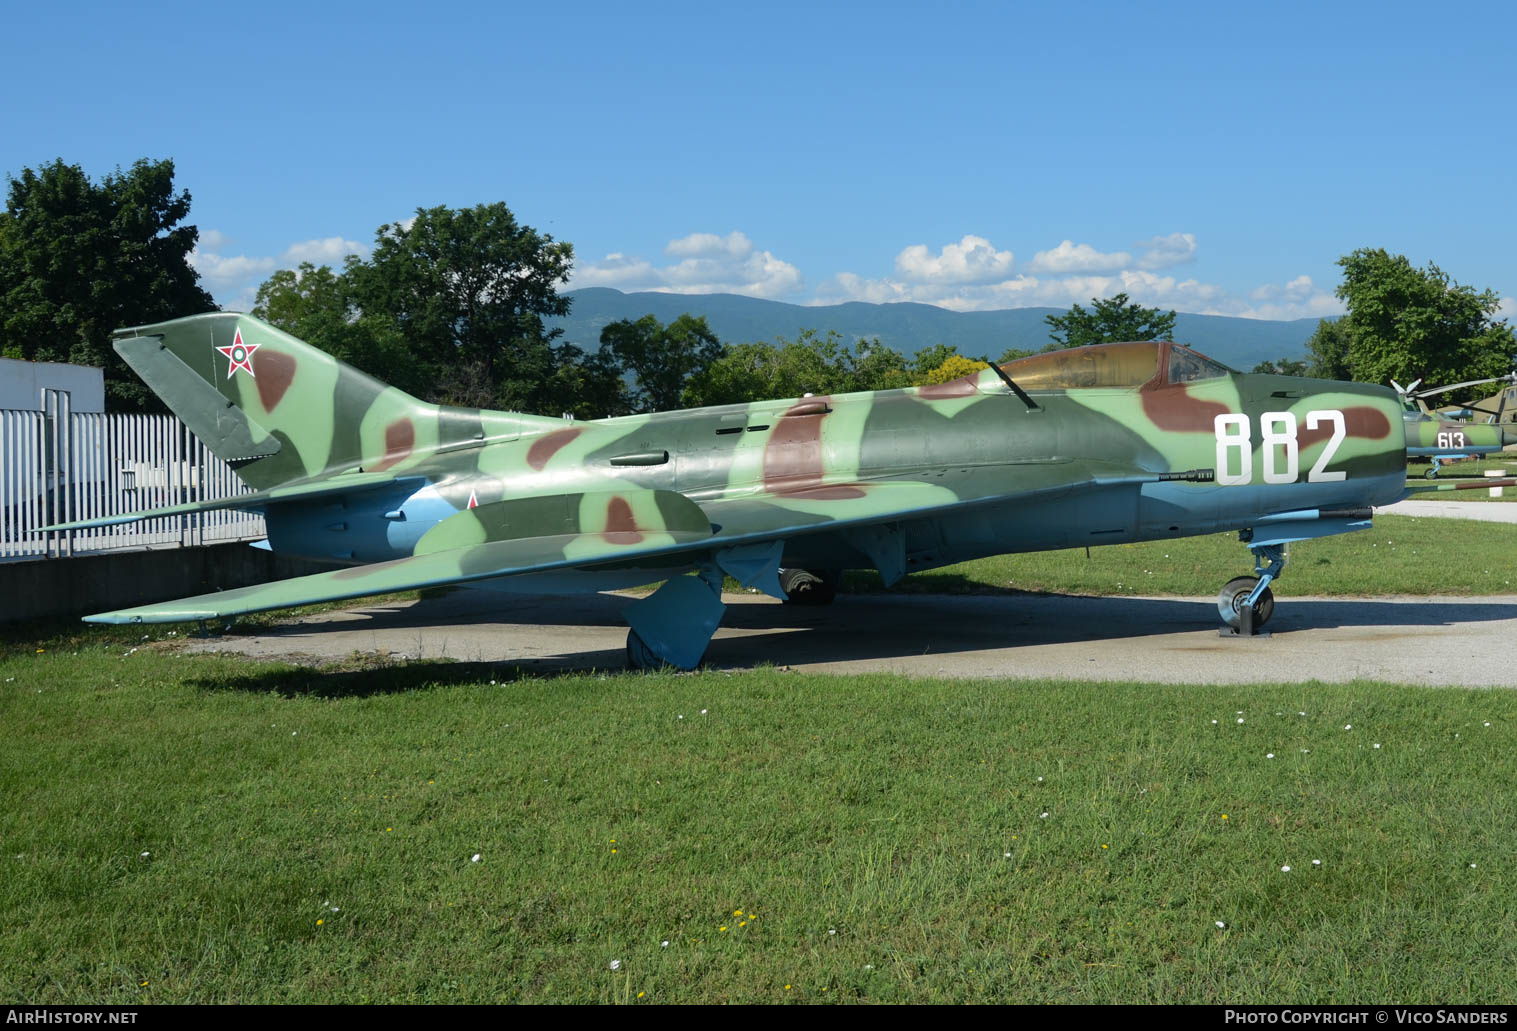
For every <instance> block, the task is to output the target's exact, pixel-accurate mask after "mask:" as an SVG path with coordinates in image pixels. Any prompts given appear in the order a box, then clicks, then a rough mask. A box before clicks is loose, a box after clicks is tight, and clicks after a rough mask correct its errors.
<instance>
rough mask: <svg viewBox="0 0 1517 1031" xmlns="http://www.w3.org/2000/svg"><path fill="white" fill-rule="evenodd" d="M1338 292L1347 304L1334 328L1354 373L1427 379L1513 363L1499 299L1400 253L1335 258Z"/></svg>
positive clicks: (1498, 370)
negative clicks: (1498, 315) (1499, 314)
mask: <svg viewBox="0 0 1517 1031" xmlns="http://www.w3.org/2000/svg"><path fill="white" fill-rule="evenodd" d="M1338 264H1339V265H1340V266H1342V268H1343V282H1342V283H1341V284H1340V285H1339V286H1338V289H1337V291H1336V292H1337V295H1338V296H1339V297H1340V298H1342V299H1343V301H1344V302H1345V303H1346V304H1347V305H1348V315H1346V316H1345V317H1344V318H1343V320H1342V322H1341V323H1340V327H1341V329H1342V332H1343V335H1344V338H1345V339H1346V341H1347V344H1348V348H1347V350H1348V365H1349V367H1350V368H1351V369H1352V370H1353V375H1354V378H1355V379H1357V380H1361V381H1364V382H1369V383H1385V382H1387V381H1389V380H1392V379H1394V380H1397V381H1398V382H1401V383H1406V382H1409V381H1411V380H1414V379H1418V378H1421V379H1423V380H1425V381H1426V382H1428V383H1454V382H1458V381H1460V380H1468V379H1480V378H1483V377H1487V376H1499V375H1501V374H1503V373H1505V372H1508V371H1510V370H1511V368H1512V364H1513V360H1514V356H1517V338H1514V335H1513V333H1512V328H1511V327H1510V326H1509V325H1507V322H1506V320H1505V319H1499V320H1498V319H1495V318H1493V316H1494V315H1495V314H1496V312H1497V310H1498V308H1499V307H1500V304H1501V298H1500V297H1499V296H1498V295H1497V294H1496V293H1495V292H1494V291H1491V290H1484V291H1481V292H1479V293H1477V292H1476V291H1475V289H1474V288H1473V287H1469V286H1460V285H1459V284H1458V283H1455V282H1453V281H1452V280H1450V279H1449V277H1448V275H1447V274H1446V273H1445V272H1444V271H1443V270H1442V269H1440V268H1439V267H1438V266H1437V265H1434V264H1433V263H1431V262H1429V263H1428V265H1427V267H1426V268H1423V269H1419V268H1414V267H1413V266H1412V263H1411V262H1409V261H1408V260H1407V259H1406V257H1405V256H1404V255H1400V254H1396V255H1391V254H1388V253H1387V252H1386V251H1385V250H1383V249H1379V248H1376V249H1370V248H1361V249H1360V250H1357V251H1354V252H1353V253H1352V254H1348V255H1345V256H1344V257H1342V258H1340V259H1339V260H1338Z"/></svg>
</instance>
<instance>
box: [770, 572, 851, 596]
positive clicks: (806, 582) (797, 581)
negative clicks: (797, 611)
mask: <svg viewBox="0 0 1517 1031" xmlns="http://www.w3.org/2000/svg"><path fill="white" fill-rule="evenodd" d="M842 578H843V572H842V570H840V569H781V570H780V587H781V588H782V589H783V590H784V592H785V596H786V597H785V602H784V603H785V604H786V605H831V604H832V601H833V599H834V598H836V597H837V593H838V581H840V580H842Z"/></svg>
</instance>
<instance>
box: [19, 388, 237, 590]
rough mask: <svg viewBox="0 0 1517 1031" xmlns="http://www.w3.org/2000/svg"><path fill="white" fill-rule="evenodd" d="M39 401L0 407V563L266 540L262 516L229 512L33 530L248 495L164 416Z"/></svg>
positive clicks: (62, 396) (55, 394)
mask: <svg viewBox="0 0 1517 1031" xmlns="http://www.w3.org/2000/svg"><path fill="white" fill-rule="evenodd" d="M46 395H47V396H46V397H45V398H44V410H43V411H40V412H28V411H13V410H0V561H3V560H5V559H15V558H60V557H64V556H68V555H77V554H80V553H85V554H90V553H94V552H101V551H113V550H120V549H128V548H178V547H190V546H194V545H198V544H213V543H218V542H222V541H236V540H256V539H257V538H259V537H262V536H263V535H264V529H263V517H262V516H259V515H255V514H251V513H247V512H234V511H219V512H199V513H195V514H193V515H184V516H169V517H165V518H161V519H149V520H144V521H143V522H138V523H125V524H122V525H119V526H104V527H99V528H97V529H92V530H74V531H69V532H67V533H47V534H42V533H38V532H37V528H38V527H41V526H47V525H49V524H51V523H63V522H75V521H79V520H85V519H99V518H103V517H106V516H112V515H122V514H124V513H127V512H139V511H142V510H144V509H150V508H163V507H165V506H168V505H179V504H183V503H185V502H190V501H209V500H211V499H214V498H225V497H232V496H234V495H237V494H246V493H250V489H249V488H248V487H247V486H245V485H244V484H243V483H242V481H241V480H239V479H237V477H236V475H235V474H234V473H233V472H232V469H231V467H230V466H228V465H227V464H226V463H225V462H223V461H221V459H219V458H217V457H216V456H215V455H213V454H211V453H210V451H209V450H207V449H206V447H205V445H204V444H202V443H200V441H199V440H196V439H195V437H194V436H193V435H192V434H191V433H190V432H189V430H187V429H186V428H185V426H184V424H183V423H181V422H180V421H179V420H178V419H176V418H174V417H173V416H171V415H102V414H97V413H90V414H85V413H81V414H78V415H75V414H73V413H71V412H70V411H69V409H68V395H67V394H66V393H63V392H61V391H47V392H46Z"/></svg>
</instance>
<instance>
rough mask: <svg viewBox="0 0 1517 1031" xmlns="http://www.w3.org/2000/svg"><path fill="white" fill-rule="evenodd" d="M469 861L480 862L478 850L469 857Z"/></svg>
mask: <svg viewBox="0 0 1517 1031" xmlns="http://www.w3.org/2000/svg"><path fill="white" fill-rule="evenodd" d="M469 862H471V863H477V862H479V853H478V852H476V853H474V854H473V855H472V856H470V857H469Z"/></svg>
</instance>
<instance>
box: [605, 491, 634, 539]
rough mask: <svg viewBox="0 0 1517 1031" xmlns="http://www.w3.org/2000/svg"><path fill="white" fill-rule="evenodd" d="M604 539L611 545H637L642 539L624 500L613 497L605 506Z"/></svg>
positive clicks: (629, 508)
mask: <svg viewBox="0 0 1517 1031" xmlns="http://www.w3.org/2000/svg"><path fill="white" fill-rule="evenodd" d="M605 537H606V540H607V541H608V542H610V543H612V544H637V543H638V542H640V541H641V540H642V539H643V535H642V532H641V531H639V530H638V528H637V520H636V519H635V518H633V515H632V506H631V505H629V504H627V499H626V498H622V497H614V498H612V499H611V500H610V502H609V503H608V504H607V505H606V533H605Z"/></svg>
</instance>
